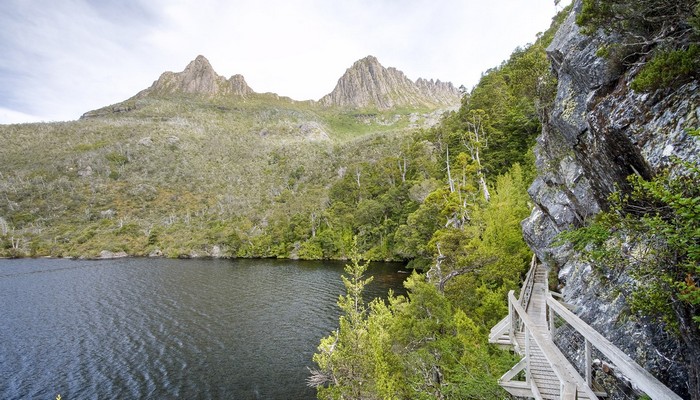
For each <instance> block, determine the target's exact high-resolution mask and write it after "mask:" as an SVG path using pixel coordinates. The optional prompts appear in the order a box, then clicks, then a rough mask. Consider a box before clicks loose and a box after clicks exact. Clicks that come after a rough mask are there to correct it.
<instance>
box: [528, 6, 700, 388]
mask: <svg viewBox="0 0 700 400" xmlns="http://www.w3.org/2000/svg"><path fill="white" fill-rule="evenodd" d="M580 8H581V1H576V2H575V4H574V10H573V12H572V14H571V15H569V17H568V19H567V20H566V22H565V23H564V24H563V26H562V27H561V28H560V30H559V32H558V33H557V35H556V37H555V38H554V41H553V42H552V43H551V45H550V47H549V48H548V49H547V51H548V55H549V57H550V60H551V62H552V66H553V69H554V71H555V73H556V75H557V77H558V80H559V83H558V87H557V95H556V100H555V104H554V107H553V110H552V112H551V114H550V115H549V120H548V121H545V123H544V124H543V125H544V126H543V131H542V134H541V136H540V137H539V138H538V145H537V148H536V157H537V168H538V175H539V176H538V177H537V178H536V180H535V182H534V183H533V184H532V186H531V187H530V189H529V192H530V195H531V197H532V199H533V200H534V202H535V203H536V207H535V208H534V210H533V212H532V214H531V215H530V217H529V218H528V219H526V220H525V221H523V233H524V235H525V238H526V241H527V242H528V244H529V245H530V247H531V248H532V250H533V251H534V252H535V253H536V254H537V256H538V258H539V259H540V260H541V261H543V262H544V263H546V264H547V265H548V266H549V267H550V268H551V270H552V271H558V274H559V281H560V283H561V285H562V293H563V295H564V299H565V301H566V302H567V303H569V304H572V305H573V306H574V307H575V311H576V313H577V314H578V315H579V316H580V317H581V318H582V319H584V320H585V321H586V322H588V323H589V324H591V325H592V326H593V327H594V328H596V329H597V330H598V331H599V332H601V333H602V334H603V335H604V336H606V337H607V338H608V339H609V340H611V341H612V342H613V343H615V344H616V345H617V346H618V347H620V348H621V349H622V350H624V351H625V352H626V353H627V354H629V355H630V356H632V357H633V358H634V359H636V360H637V362H638V363H639V364H640V365H642V366H644V367H645V368H646V369H647V370H649V371H650V372H652V373H653V374H654V375H656V376H657V377H658V378H659V379H660V380H662V381H663V382H665V383H666V384H668V385H669V386H670V387H671V388H672V389H674V390H675V391H676V392H677V393H679V394H681V395H682V396H683V395H687V387H685V385H686V382H687V375H686V371H685V369H684V367H683V364H685V361H686V360H684V355H683V354H680V351H679V348H680V346H679V344H678V342H677V340H676V339H675V338H674V337H673V336H671V335H669V334H667V333H665V332H664V331H663V327H662V326H660V324H659V323H658V321H650V320H633V319H630V318H629V312H628V306H627V303H626V296H627V294H628V293H626V292H625V289H624V285H625V283H628V282H630V280H631V278H630V277H629V276H628V275H626V274H625V273H620V272H619V271H605V270H603V271H600V270H597V271H594V270H593V268H592V267H591V265H588V264H586V263H585V262H582V261H580V260H579V259H578V258H577V257H576V254H574V252H573V251H572V250H571V249H570V247H568V246H559V247H557V246H554V245H553V240H554V238H555V236H556V235H557V234H558V233H559V232H561V231H563V230H567V229H571V228H572V227H578V226H581V225H582V224H583V223H585V221H586V219H587V218H590V217H592V216H593V215H595V214H596V213H598V212H599V211H600V210H601V209H604V208H605V207H606V205H607V200H606V199H607V197H608V195H609V194H610V193H611V192H613V191H614V190H616V185H620V186H621V187H624V185H626V181H625V178H626V177H627V176H628V175H630V174H633V173H637V174H640V175H642V176H644V177H649V176H651V175H652V174H654V173H656V172H659V171H660V170H661V169H663V168H665V167H667V166H669V165H670V161H671V158H672V157H674V156H675V157H679V158H681V159H684V160H694V161H695V162H697V161H698V160H699V159H700V145H699V144H698V141H697V140H696V139H694V138H693V137H691V136H689V135H688V134H686V129H694V128H697V127H698V126H700V107H699V106H700V92H699V91H698V88H699V86H700V84H699V83H698V82H697V81H693V82H690V83H687V84H685V85H684V86H682V87H680V88H678V89H676V90H673V91H659V92H656V93H647V94H645V93H636V92H634V91H633V90H631V89H630V81H631V79H632V77H633V76H634V74H635V73H636V72H637V70H636V69H635V68H630V69H624V68H615V67H614V66H613V65H611V63H610V62H608V61H607V60H606V59H603V58H600V57H598V56H597V55H596V52H597V50H598V48H600V47H601V45H603V44H606V43H610V42H612V41H614V40H615V39H614V38H612V37H607V36H604V35H603V34H602V33H601V34H598V35H593V36H585V35H583V34H581V33H580V31H579V28H578V27H577V26H576V23H575V13H576V12H578V11H580ZM560 340H561V342H562V344H563V345H564V346H569V347H575V346H576V343H575V340H571V339H567V338H560ZM579 354H580V353H579Z"/></svg>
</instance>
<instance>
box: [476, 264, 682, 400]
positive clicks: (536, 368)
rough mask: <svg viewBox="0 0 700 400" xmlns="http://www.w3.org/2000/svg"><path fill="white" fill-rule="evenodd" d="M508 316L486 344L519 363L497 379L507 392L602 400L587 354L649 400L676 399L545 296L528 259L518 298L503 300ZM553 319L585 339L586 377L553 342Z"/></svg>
mask: <svg viewBox="0 0 700 400" xmlns="http://www.w3.org/2000/svg"><path fill="white" fill-rule="evenodd" d="M508 305H509V313H508V315H507V316H506V317H505V318H504V319H503V320H501V321H500V322H499V323H498V324H496V326H494V327H493V328H492V329H491V334H490V336H489V342H491V343H494V344H496V345H498V346H500V347H502V348H510V349H513V350H514V351H515V352H516V353H518V354H520V355H521V356H523V358H522V359H521V360H520V362H518V364H516V365H515V366H514V367H513V368H511V370H510V371H508V372H507V373H505V374H504V375H503V376H502V377H501V379H500V380H499V384H500V385H501V386H502V387H503V388H504V389H506V390H507V391H508V392H509V393H511V394H512V395H514V396H518V397H529V398H535V399H547V400H548V399H567V400H568V399H572V400H573V399H589V400H594V399H598V398H600V397H605V396H606V394H605V393H604V392H594V391H593V389H592V387H591V381H592V368H591V349H592V348H593V347H595V348H596V349H597V350H598V351H600V352H601V353H603V355H604V356H606V357H607V358H608V359H609V360H610V361H611V362H612V363H613V364H614V365H616V367H617V368H618V370H620V371H621V372H622V373H623V374H625V376H627V377H628V379H630V381H631V382H632V383H633V384H635V385H636V386H637V387H638V388H640V389H642V390H643V391H644V392H646V393H647V394H648V395H649V396H650V397H651V398H652V399H657V398H658V399H673V400H676V399H678V400H680V397H679V396H678V395H676V394H675V393H673V392H672V391H671V390H670V389H668V388H667V387H666V386H664V385H663V384H661V383H660V382H659V381H658V380H656V379H655V378H654V377H653V376H651V374H649V373H648V372H646V371H645V370H644V369H642V368H641V367H640V366H639V365H637V364H636V363H635V362H634V361H633V360H632V359H631V358H629V357H628V356H627V355H625V354H624V353H622V351H620V350H619V349H618V348H617V347H615V346H614V345H612V343H610V342H609V341H607V340H606V339H605V338H603V337H602V336H601V335H600V334H599V333H598V332H596V331H595V330H593V328H591V327H590V326H588V325H586V324H585V323H584V322H583V321H581V320H580V319H579V318H578V317H576V316H575V315H574V314H573V313H571V312H570V311H569V310H568V309H566V308H565V307H564V306H562V305H561V304H560V303H559V302H558V301H557V300H555V299H554V298H553V297H552V295H551V294H550V293H549V291H548V279H547V270H546V269H545V268H544V267H543V266H542V265H538V264H537V263H536V259H535V258H534V257H533V261H532V264H531V266H530V271H529V272H528V274H527V277H526V279H525V282H524V284H523V288H522V290H521V292H520V298H519V299H516V298H515V295H514V293H513V292H512V291H511V292H510V293H509V295H508ZM555 315H556V316H558V317H559V318H560V319H562V320H563V321H564V322H566V323H569V324H570V325H571V326H572V327H573V328H574V329H575V330H576V331H577V332H578V333H579V334H581V335H582V336H583V337H584V340H585V350H584V359H585V365H584V368H585V370H586V371H585V376H581V375H580V374H579V373H578V371H576V369H575V368H574V367H573V366H572V365H571V363H570V362H569V361H568V360H567V359H566V357H565V356H564V355H563V354H562V352H561V351H560V350H559V348H558V347H557V346H556V345H555V344H554V342H553V340H552V332H553V331H554V329H555V327H554V323H553V320H554V318H555Z"/></svg>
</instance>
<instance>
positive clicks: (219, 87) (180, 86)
mask: <svg viewBox="0 0 700 400" xmlns="http://www.w3.org/2000/svg"><path fill="white" fill-rule="evenodd" d="M176 93H189V94H201V95H206V96H215V95H224V96H229V95H233V96H245V95H248V94H252V93H255V92H253V89H251V88H250V87H249V86H248V84H247V83H246V81H245V79H244V78H243V76H242V75H234V76H232V77H231V78H229V79H226V78H224V77H223V76H221V75H218V74H217V73H216V72H215V71H214V68H212V66H211V64H210V63H209V61H208V60H207V59H206V58H204V56H197V58H195V59H194V61H192V62H190V63H189V64H188V65H187V67H185V70H184V71H182V72H170V71H168V72H164V73H163V74H162V75H161V76H160V78H158V80H157V81H155V82H153V85H151V87H149V88H148V89H145V90H143V91H141V92H140V93H139V94H137V95H136V97H137V98H138V97H145V96H149V95H152V94H155V95H161V96H162V95H168V94H176Z"/></svg>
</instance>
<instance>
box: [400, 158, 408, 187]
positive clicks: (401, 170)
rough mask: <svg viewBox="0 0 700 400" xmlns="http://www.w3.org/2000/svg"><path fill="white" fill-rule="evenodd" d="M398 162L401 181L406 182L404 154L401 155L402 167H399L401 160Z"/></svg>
mask: <svg viewBox="0 0 700 400" xmlns="http://www.w3.org/2000/svg"><path fill="white" fill-rule="evenodd" d="M398 162H399V172H401V182H404V183H405V182H406V169H407V166H406V156H403V168H401V160H399V161H398Z"/></svg>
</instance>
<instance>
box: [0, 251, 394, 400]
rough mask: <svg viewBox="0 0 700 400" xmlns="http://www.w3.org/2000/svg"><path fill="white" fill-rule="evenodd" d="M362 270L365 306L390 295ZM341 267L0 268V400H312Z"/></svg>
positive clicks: (30, 264) (9, 263)
mask: <svg viewBox="0 0 700 400" xmlns="http://www.w3.org/2000/svg"><path fill="white" fill-rule="evenodd" d="M397 269H398V266H395V265H377V266H373V267H372V268H371V271H370V272H372V273H376V274H377V276H378V277H380V278H381V279H375V281H377V283H375V284H373V285H372V287H370V288H368V290H367V292H368V293H370V294H371V295H372V296H375V295H383V294H385V293H386V291H387V290H388V289H389V288H393V289H394V290H396V291H399V292H401V282H402V280H403V277H404V276H403V275H397V274H396V270H397ZM341 272H342V264H341V263H321V262H315V263H309V262H289V261H278V260H236V261H223V260H219V261H217V260H188V261H184V260H148V259H121V260H109V261H71V260H44V259H39V260H0V304H3V312H2V314H0V398H3V399H5V398H7V399H16V398H55V397H56V395H57V394H59V393H60V394H61V395H62V397H63V398H66V399H69V398H179V397H183V398H185V397H193V398H204V399H206V398H222V397H224V398H243V399H250V398H261V399H286V398H298V399H304V398H314V397H315V393H314V391H313V390H310V389H309V388H307V387H306V386H305V383H304V379H305V378H306V375H307V371H306V366H308V365H310V364H311V355H312V354H313V353H314V352H315V351H316V346H317V345H318V342H319V340H320V338H321V337H322V336H325V335H327V334H328V333H329V332H331V331H332V330H333V329H335V327H336V324H337V317H338V314H339V310H338V307H337V305H336V302H337V300H338V296H339V295H340V294H342V293H343V291H344V288H343V285H342V282H341V281H340V278H339V277H340V274H341Z"/></svg>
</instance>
